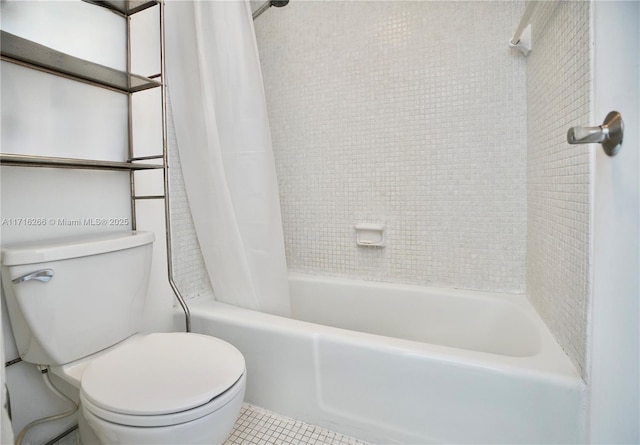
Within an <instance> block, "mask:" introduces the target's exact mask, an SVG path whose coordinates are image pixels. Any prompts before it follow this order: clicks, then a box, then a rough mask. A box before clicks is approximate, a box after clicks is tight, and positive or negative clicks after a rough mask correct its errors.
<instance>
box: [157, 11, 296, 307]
mask: <svg viewBox="0 0 640 445" xmlns="http://www.w3.org/2000/svg"><path fill="white" fill-rule="evenodd" d="M165 34H166V45H165V57H166V79H167V91H168V96H169V98H170V100H169V101H168V102H169V104H170V107H169V113H170V119H169V121H171V120H172V121H173V125H174V128H173V129H174V131H175V137H176V140H177V145H178V153H179V156H180V161H181V164H182V172H183V176H184V183H185V188H186V193H187V199H188V201H189V207H190V209H191V213H192V215H193V220H194V225H195V230H196V234H197V237H198V242H199V244H200V248H201V250H202V255H203V257H204V262H205V264H206V267H207V272H208V274H209V278H210V280H211V283H212V285H213V288H214V292H215V295H216V299H217V300H218V301H221V302H224V303H229V304H233V305H237V306H242V307H245V308H249V309H255V310H260V311H263V312H268V313H272V314H278V315H285V316H288V315H290V309H289V291H288V281H287V268H286V262H285V253H284V241H283V236H282V220H281V215H280V202H279V198H278V186H277V179H276V173H275V164H274V160H273V151H272V147H271V133H270V129H269V122H268V119H267V109H266V103H265V97H264V90H263V84H262V73H261V71H260V62H259V60H258V48H257V45H256V40H255V33H254V29H253V20H252V18H251V10H250V7H249V3H248V2H245V1H179V0H175V1H168V2H166V7H165Z"/></svg>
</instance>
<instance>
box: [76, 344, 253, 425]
mask: <svg viewBox="0 0 640 445" xmlns="http://www.w3.org/2000/svg"><path fill="white" fill-rule="evenodd" d="M244 373H245V364H244V358H243V356H242V354H241V353H240V352H239V351H238V350H237V349H236V348H235V347H233V346H232V345H230V344H229V343H226V342H224V341H222V340H219V339H217V338H214V337H210V336H206V335H200V334H192V333H159V334H149V335H144V336H140V337H138V338H136V339H133V340H132V341H129V342H127V343H126V344H123V345H122V346H120V347H117V348H116V349H114V350H113V351H110V352H108V353H107V354H105V355H103V356H102V357H99V358H97V359H96V360H94V361H93V362H91V364H89V365H88V366H87V368H86V369H85V371H84V372H83V375H82V379H81V382H80V399H81V402H82V405H83V406H84V408H85V409H86V410H88V411H89V412H91V413H93V414H94V415H96V416H97V417H100V418H102V419H104V420H106V421H109V422H114V423H119V424H123V425H130V426H163V425H164V426H166V425H174V424H178V423H184V422H188V421H190V420H193V419H197V418H199V417H202V416H205V415H207V414H209V413H211V412H213V411H215V410H217V409H219V408H221V407H222V406H224V405H225V404H226V403H228V401H229V400H231V399H232V398H233V397H234V396H235V395H236V394H237V393H238V392H239V391H241V390H243V389H244V384H243V383H244V377H245V376H244Z"/></svg>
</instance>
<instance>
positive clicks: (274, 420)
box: [52, 403, 369, 445]
mask: <svg viewBox="0 0 640 445" xmlns="http://www.w3.org/2000/svg"><path fill="white" fill-rule="evenodd" d="M52 445H80V439H79V437H78V431H77V430H76V431H73V432H72V433H71V434H68V435H67V436H65V437H63V438H62V439H60V440H59V441H57V442H55V443H54V444H52ZM224 445H369V444H368V443H367V442H363V441H362V440H357V439H354V438H353V437H349V436H345V435H343V434H340V433H336V432H334V431H330V430H326V429H324V428H320V427H318V426H314V425H310V424H308V423H304V422H301V421H299V420H295V419H291V418H290V417H285V416H281V415H280V414H276V413H274V412H272V411H268V410H266V409H263V408H260V407H258V406H255V405H250V404H248V403H245V404H244V405H243V406H242V409H241V410H240V417H239V418H238V421H237V422H236V425H235V427H234V428H233V432H232V433H231V436H229V439H228V440H227V441H226V442H225V444H224Z"/></svg>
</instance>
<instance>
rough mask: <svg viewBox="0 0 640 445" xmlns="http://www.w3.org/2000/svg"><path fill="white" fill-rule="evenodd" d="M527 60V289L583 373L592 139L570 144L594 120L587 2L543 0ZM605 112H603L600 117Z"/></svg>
mask: <svg viewBox="0 0 640 445" xmlns="http://www.w3.org/2000/svg"><path fill="white" fill-rule="evenodd" d="M541 5H542V7H540V8H538V9H537V10H536V15H535V16H534V17H533V26H532V30H533V42H534V43H533V44H534V49H533V51H532V52H531V54H530V55H529V58H528V65H527V89H528V91H527V95H528V109H529V114H528V119H527V120H528V122H529V128H528V137H529V149H528V174H527V180H528V184H529V185H528V196H527V199H528V218H529V219H528V230H527V294H528V296H529V299H530V300H531V301H532V302H533V304H534V306H535V307H536V309H537V310H538V312H539V313H540V315H541V316H542V318H543V319H544V320H545V322H546V323H547V326H549V328H550V329H551V331H552V332H553V334H554V336H555V337H556V339H557V340H558V342H559V343H560V344H561V346H562V347H563V348H564V350H565V352H567V354H568V355H569V357H570V358H571V359H572V360H573V361H574V363H575V364H576V366H577V367H578V369H579V370H580V371H581V372H582V373H583V375H584V369H585V354H586V342H587V340H586V338H587V310H588V302H589V296H590V294H591V276H590V268H591V244H590V243H591V241H590V240H591V223H590V214H591V199H592V195H591V186H592V184H591V176H592V173H593V172H592V167H591V165H592V162H591V158H592V153H593V146H589V145H569V144H567V142H566V133H567V130H568V129H569V127H571V126H574V125H587V124H588V125H590V122H592V121H593V122H595V121H594V120H593V118H592V117H591V106H590V103H591V101H590V97H591V69H590V65H591V53H590V45H591V43H590V42H591V39H590V34H589V33H590V6H589V2H586V1H585V2H582V1H578V2H571V1H569V2H561V3H559V4H558V3H557V2H550V3H545V2H542V3H541ZM602 118H604V116H601V117H600V116H598V117H597V118H596V121H598V119H602Z"/></svg>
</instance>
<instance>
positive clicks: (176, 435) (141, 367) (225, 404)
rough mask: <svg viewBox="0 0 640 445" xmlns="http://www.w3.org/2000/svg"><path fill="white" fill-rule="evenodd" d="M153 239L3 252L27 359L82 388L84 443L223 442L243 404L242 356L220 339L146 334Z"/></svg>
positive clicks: (91, 240)
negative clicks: (144, 319)
mask: <svg viewBox="0 0 640 445" xmlns="http://www.w3.org/2000/svg"><path fill="white" fill-rule="evenodd" d="M153 241H154V236H153V234H152V233H148V232H128V233H125V234H122V233H120V234H112V235H103V236H98V237H96V236H93V237H87V238H76V239H70V240H66V242H55V243H54V242H42V243H37V244H23V245H14V246H7V247H5V248H3V249H2V285H3V287H4V291H5V297H6V301H7V307H8V312H9V317H10V319H11V326H12V329H13V333H14V336H15V339H16V344H17V346H18V350H19V352H20V357H21V358H22V359H23V360H25V361H27V362H31V363H36V364H39V365H49V367H50V370H51V372H52V373H54V374H55V375H57V376H59V377H61V378H62V379H64V380H66V381H68V382H70V383H71V384H72V385H74V386H75V387H77V388H78V389H79V390H80V414H79V416H78V422H79V425H80V437H81V440H82V442H83V443H84V444H86V445H89V444H94V443H102V444H105V445H106V444H167V445H170V444H171V445H175V444H185V445H186V444H221V443H223V442H224V440H225V439H226V438H227V436H228V435H229V433H230V432H231V430H232V428H233V425H234V423H235V421H236V419H237V417H238V414H239V412H240V408H241V406H242V402H243V399H244V392H245V385H246V378H245V363H244V358H243V356H242V354H241V353H240V352H239V351H238V350H237V349H236V348H235V347H233V346H232V345H230V344H228V343H226V342H224V341H222V340H219V339H217V338H214V337H209V336H205V335H199V334H191V333H157V334H148V335H141V334H139V333H138V330H139V326H140V323H141V320H142V313H143V310H144V302H145V299H146V294H147V286H148V282H149V271H150V265H151V252H152V243H153Z"/></svg>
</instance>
